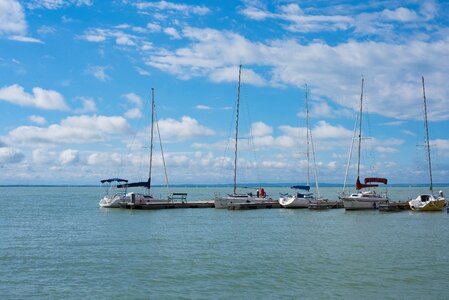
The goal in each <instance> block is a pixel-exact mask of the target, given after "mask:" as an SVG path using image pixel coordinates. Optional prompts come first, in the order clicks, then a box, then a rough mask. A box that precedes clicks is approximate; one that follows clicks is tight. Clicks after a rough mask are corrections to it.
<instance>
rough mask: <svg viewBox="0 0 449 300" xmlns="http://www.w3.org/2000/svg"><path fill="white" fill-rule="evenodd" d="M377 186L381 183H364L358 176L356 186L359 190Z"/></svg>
mask: <svg viewBox="0 0 449 300" xmlns="http://www.w3.org/2000/svg"><path fill="white" fill-rule="evenodd" d="M365 182H366V181H365ZM376 186H379V185H378V184H363V183H361V182H360V179H359V177H357V181H356V183H355V188H356V189H357V190H360V189H364V188H369V187H376Z"/></svg>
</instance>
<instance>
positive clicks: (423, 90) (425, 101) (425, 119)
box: [421, 76, 433, 194]
mask: <svg viewBox="0 0 449 300" xmlns="http://www.w3.org/2000/svg"><path fill="white" fill-rule="evenodd" d="M421 78H422V93H423V100H424V127H425V129H426V148H427V160H428V161H429V177H430V192H431V193H432V194H433V182H432V162H431V161H430V141H429V124H428V121H427V100H426V88H425V87H424V76H422V77H421Z"/></svg>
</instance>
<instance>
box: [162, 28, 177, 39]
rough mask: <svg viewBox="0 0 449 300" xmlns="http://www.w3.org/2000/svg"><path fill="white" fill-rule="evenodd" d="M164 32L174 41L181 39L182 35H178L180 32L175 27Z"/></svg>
mask: <svg viewBox="0 0 449 300" xmlns="http://www.w3.org/2000/svg"><path fill="white" fill-rule="evenodd" d="M164 32H165V33H166V34H167V35H169V36H170V37H172V38H174V39H180V38H181V35H180V34H179V33H178V31H177V30H176V29H175V28H173V27H167V28H165V29H164Z"/></svg>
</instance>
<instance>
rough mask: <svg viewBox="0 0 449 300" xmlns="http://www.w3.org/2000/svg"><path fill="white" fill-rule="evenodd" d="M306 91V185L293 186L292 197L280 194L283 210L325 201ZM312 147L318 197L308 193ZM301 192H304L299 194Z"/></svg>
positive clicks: (305, 206) (306, 206)
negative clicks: (319, 183) (293, 192)
mask: <svg viewBox="0 0 449 300" xmlns="http://www.w3.org/2000/svg"><path fill="white" fill-rule="evenodd" d="M305 91H306V125H307V151H306V155H307V183H306V185H295V186H292V189H295V190H297V191H296V193H295V194H294V195H288V194H287V195H285V194H281V196H280V197H279V204H280V205H281V206H282V207H284V208H308V207H309V205H310V204H317V203H322V202H324V201H327V199H324V198H322V197H321V196H320V188H319V185H318V172H317V169H316V159H315V149H314V145H313V138H312V131H311V130H310V124H309V98H308V90H307V85H306V86H305ZM310 145H311V146H312V156H313V165H314V173H315V186H316V190H317V193H318V197H315V196H314V195H313V193H310V151H309V149H310V147H309V146H310ZM301 190H304V191H306V192H307V193H305V192H300V191H301Z"/></svg>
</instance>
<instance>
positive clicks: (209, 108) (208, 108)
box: [195, 104, 212, 110]
mask: <svg viewBox="0 0 449 300" xmlns="http://www.w3.org/2000/svg"><path fill="white" fill-rule="evenodd" d="M195 108H196V109H199V110H211V109H212V108H211V107H210V106H207V105H203V104H199V105H197V106H195Z"/></svg>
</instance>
